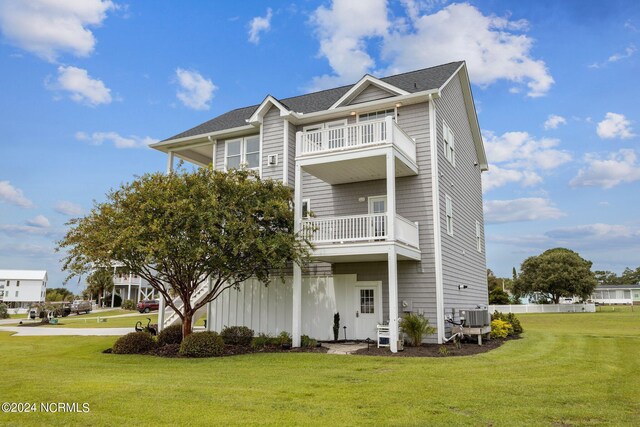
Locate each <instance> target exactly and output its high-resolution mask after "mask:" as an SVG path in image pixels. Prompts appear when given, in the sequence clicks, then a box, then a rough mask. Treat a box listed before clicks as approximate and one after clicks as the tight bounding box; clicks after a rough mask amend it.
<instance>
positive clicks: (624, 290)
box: [591, 285, 640, 305]
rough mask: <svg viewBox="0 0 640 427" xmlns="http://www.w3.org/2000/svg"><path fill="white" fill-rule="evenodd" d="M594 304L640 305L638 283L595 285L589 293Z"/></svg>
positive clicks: (639, 286)
mask: <svg viewBox="0 0 640 427" xmlns="http://www.w3.org/2000/svg"><path fill="white" fill-rule="evenodd" d="M591 300H592V301H593V302H595V303H596V304H605V305H611V304H633V305H640V285H616V286H602V285H601V286H596V287H595V289H594V290H593V293H592V294H591Z"/></svg>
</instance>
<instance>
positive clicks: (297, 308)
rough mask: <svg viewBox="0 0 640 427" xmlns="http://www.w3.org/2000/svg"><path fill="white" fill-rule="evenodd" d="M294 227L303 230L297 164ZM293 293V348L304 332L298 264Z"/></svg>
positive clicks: (299, 171) (298, 166) (295, 271)
mask: <svg viewBox="0 0 640 427" xmlns="http://www.w3.org/2000/svg"><path fill="white" fill-rule="evenodd" d="M293 205H294V208H293V214H294V223H293V224H294V225H293V230H294V232H295V233H299V232H300V230H301V228H302V223H301V221H302V168H301V167H300V165H298V164H296V181H295V187H294V200H293ZM292 286H293V292H292V297H293V298H292V301H291V309H292V317H291V338H292V341H293V347H300V334H301V332H302V269H301V268H300V266H299V265H298V264H295V263H294V264H293V284H292Z"/></svg>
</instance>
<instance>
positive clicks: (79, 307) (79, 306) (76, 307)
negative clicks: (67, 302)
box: [71, 299, 93, 314]
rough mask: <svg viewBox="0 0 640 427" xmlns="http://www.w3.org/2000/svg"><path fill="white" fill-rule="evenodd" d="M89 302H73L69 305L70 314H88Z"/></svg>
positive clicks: (89, 310)
mask: <svg viewBox="0 0 640 427" xmlns="http://www.w3.org/2000/svg"><path fill="white" fill-rule="evenodd" d="M92 308H93V307H92V304H91V301H83V300H79V299H78V300H75V301H74V302H73V303H72V304H71V313H77V314H80V312H85V313H90V312H91V310H92Z"/></svg>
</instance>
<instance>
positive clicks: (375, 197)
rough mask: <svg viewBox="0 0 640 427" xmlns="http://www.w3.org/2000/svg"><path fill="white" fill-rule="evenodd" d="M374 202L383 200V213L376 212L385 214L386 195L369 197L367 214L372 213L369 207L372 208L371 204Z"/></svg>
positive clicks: (386, 209)
mask: <svg viewBox="0 0 640 427" xmlns="http://www.w3.org/2000/svg"><path fill="white" fill-rule="evenodd" d="M376 200H384V212H377V213H387V211H388V208H387V195H386V194H384V195H382V196H369V197H367V212H368V213H369V214H372V213H374V212H372V210H371V206H372V202H375V201H376Z"/></svg>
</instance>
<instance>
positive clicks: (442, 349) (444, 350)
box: [438, 345, 449, 356]
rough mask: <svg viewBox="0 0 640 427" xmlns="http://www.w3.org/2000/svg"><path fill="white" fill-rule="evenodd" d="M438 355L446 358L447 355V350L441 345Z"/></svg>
mask: <svg viewBox="0 0 640 427" xmlns="http://www.w3.org/2000/svg"><path fill="white" fill-rule="evenodd" d="M438 354H439V355H440V356H448V355H449V349H448V348H447V347H445V346H443V345H441V346H440V347H438Z"/></svg>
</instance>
